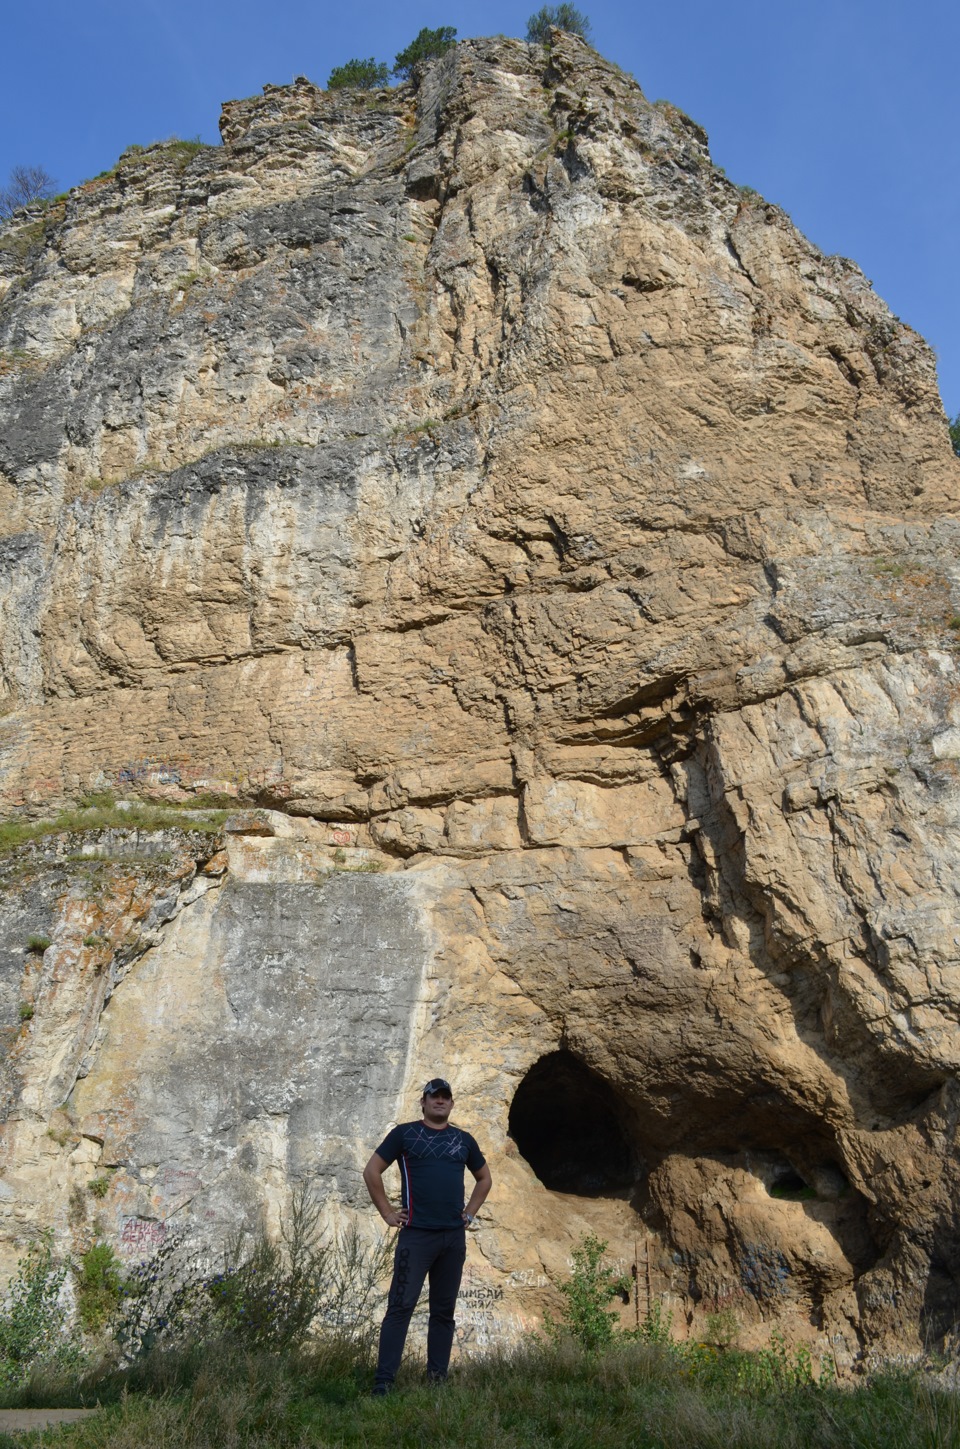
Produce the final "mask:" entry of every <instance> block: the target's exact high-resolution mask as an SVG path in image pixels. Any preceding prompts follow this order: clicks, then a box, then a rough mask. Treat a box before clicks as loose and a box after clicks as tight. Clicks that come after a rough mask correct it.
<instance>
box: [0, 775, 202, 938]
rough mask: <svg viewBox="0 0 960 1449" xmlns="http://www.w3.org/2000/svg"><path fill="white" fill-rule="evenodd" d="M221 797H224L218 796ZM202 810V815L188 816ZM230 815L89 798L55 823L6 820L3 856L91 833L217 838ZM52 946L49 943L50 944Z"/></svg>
mask: <svg viewBox="0 0 960 1449" xmlns="http://www.w3.org/2000/svg"><path fill="white" fill-rule="evenodd" d="M216 798H218V799H219V798H220V797H216ZM193 811H199V812H201V813H200V814H193V813H185V812H193ZM228 813H229V812H228V811H227V810H224V809H222V808H219V806H218V807H217V808H211V807H209V806H206V805H202V804H200V803H199V802H194V801H192V800H191V801H189V802H186V803H184V804H183V805H177V804H164V805H149V804H143V803H141V802H140V801H136V802H134V803H133V804H131V805H130V806H129V807H128V808H127V809H123V810H121V809H120V807H119V806H118V805H117V804H115V803H114V801H113V797H112V796H111V795H106V794H104V795H96V796H88V797H86V799H84V800H82V801H81V802H80V804H79V805H78V807H77V809H75V810H62V811H61V812H60V814H59V815H57V816H56V817H55V818H54V819H52V820H23V821H18V820H6V821H4V822H3V823H2V824H0V855H3V854H7V853H9V852H10V851H12V850H16V848H17V846H18V845H24V844H26V843H28V842H29V841H33V840H42V839H43V837H44V836H46V835H66V834H79V833H81V832H85V831H90V830H190V831H198V832H200V833H201V834H203V835H215V834H216V832H217V831H218V830H219V829H220V827H221V825H222V824H223V822H224V820H225V819H226V817H227V814H228ZM48 944H49V943H48Z"/></svg>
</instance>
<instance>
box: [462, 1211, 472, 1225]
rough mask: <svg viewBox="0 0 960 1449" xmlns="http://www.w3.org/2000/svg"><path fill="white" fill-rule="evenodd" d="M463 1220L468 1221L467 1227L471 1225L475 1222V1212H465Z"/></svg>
mask: <svg viewBox="0 0 960 1449" xmlns="http://www.w3.org/2000/svg"><path fill="white" fill-rule="evenodd" d="M463 1220H464V1222H465V1223H466V1225H467V1227H469V1226H470V1224H471V1223H472V1222H473V1213H464V1215H463Z"/></svg>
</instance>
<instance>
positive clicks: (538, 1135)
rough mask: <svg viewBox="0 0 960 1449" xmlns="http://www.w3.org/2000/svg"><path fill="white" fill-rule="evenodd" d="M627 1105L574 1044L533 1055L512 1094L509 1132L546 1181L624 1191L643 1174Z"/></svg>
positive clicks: (592, 1190)
mask: <svg viewBox="0 0 960 1449" xmlns="http://www.w3.org/2000/svg"><path fill="white" fill-rule="evenodd" d="M627 1121H628V1117H627V1112H626V1108H625V1106H624V1104H622V1103H621V1102H620V1100H619V1098H618V1097H617V1094H616V1093H615V1092H614V1090H613V1088H612V1087H611V1086H610V1085H609V1083H608V1082H606V1081H604V1079H603V1077H601V1076H600V1075H599V1074H598V1073H597V1072H594V1071H592V1070H591V1068H590V1067H588V1066H586V1065H585V1064H584V1063H583V1062H581V1061H580V1059H579V1058H578V1057H575V1056H574V1055H573V1053H572V1052H569V1051H566V1050H559V1051H555V1052H549V1053H548V1054H547V1055H546V1056H543V1057H541V1058H540V1060H539V1061H537V1062H535V1063H534V1064H533V1066H532V1067H531V1068H530V1070H529V1071H528V1072H527V1074H526V1076H525V1077H524V1078H523V1080H522V1082H521V1083H520V1085H519V1086H518V1087H517V1090H516V1092H515V1094H514V1098H513V1102H512V1104H511V1107H510V1117H509V1130H510V1136H511V1137H512V1138H513V1140H514V1142H515V1143H516V1144H517V1149H518V1151H519V1152H520V1154H521V1156H522V1157H524V1158H525V1159H526V1161H527V1162H528V1163H529V1164H530V1166H531V1167H532V1168H533V1170H534V1172H535V1173H536V1175H537V1177H538V1178H539V1179H540V1181H541V1182H542V1183H543V1185H544V1187H549V1188H551V1189H552V1190H553V1191H555V1192H569V1193H576V1194H577V1195H578V1196H580V1197H622V1196H624V1195H625V1194H626V1193H627V1192H629V1190H630V1189H631V1188H632V1187H633V1186H634V1184H635V1183H636V1180H637V1177H638V1176H639V1166H640V1164H639V1160H638V1154H637V1152H636V1150H635V1149H634V1147H633V1145H632V1143H631V1135H630V1133H629V1131H628V1129H627V1126H626V1123H627Z"/></svg>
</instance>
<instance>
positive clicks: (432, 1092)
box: [420, 1077, 453, 1097]
mask: <svg viewBox="0 0 960 1449" xmlns="http://www.w3.org/2000/svg"><path fill="white" fill-rule="evenodd" d="M420 1095H421V1096H423V1097H439V1096H441V1095H442V1096H447V1097H452V1096H453V1089H452V1088H451V1086H450V1083H449V1082H447V1081H444V1079H443V1077H431V1078H430V1080H429V1082H427V1084H426V1086H425V1087H424V1089H423V1091H422V1092H421V1094H420Z"/></svg>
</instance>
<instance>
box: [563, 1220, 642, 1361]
mask: <svg viewBox="0 0 960 1449" xmlns="http://www.w3.org/2000/svg"><path fill="white" fill-rule="evenodd" d="M606 1251H607V1244H606V1243H605V1242H604V1241H603V1239H602V1238H598V1237H595V1236H594V1234H593V1233H588V1234H587V1235H586V1237H583V1238H581V1239H580V1241H579V1243H578V1244H577V1246H576V1247H575V1248H574V1250H573V1253H572V1255H571V1256H572V1258H573V1268H572V1270H571V1273H570V1281H569V1283H562V1284H561V1285H560V1292H561V1293H562V1294H563V1296H564V1297H565V1298H566V1300H567V1301H566V1303H565V1305H564V1308H563V1313H562V1316H561V1319H560V1322H559V1323H556V1322H554V1320H553V1319H551V1318H550V1317H549V1316H548V1317H547V1318H545V1320H544V1325H545V1327H546V1330H547V1334H548V1336H549V1337H550V1338H552V1339H553V1340H554V1341H555V1342H556V1341H559V1340H561V1339H563V1338H564V1337H567V1336H569V1337H570V1338H573V1339H574V1340H575V1342H577V1343H578V1344H579V1345H580V1346H581V1348H585V1349H588V1350H593V1349H597V1348H601V1347H603V1346H604V1345H606V1344H609V1343H611V1342H612V1341H613V1338H614V1336H615V1334H616V1332H617V1323H618V1315H617V1314H616V1313H615V1312H612V1311H611V1310H610V1309H608V1307H607V1304H608V1303H610V1302H611V1301H612V1299H614V1298H619V1297H622V1295H623V1294H624V1293H629V1291H630V1286H631V1280H630V1279H629V1278H628V1277H626V1275H625V1274H623V1273H618V1272H617V1271H616V1269H614V1268H607V1267H604V1266H603V1255H604V1253H605V1252H606Z"/></svg>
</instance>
